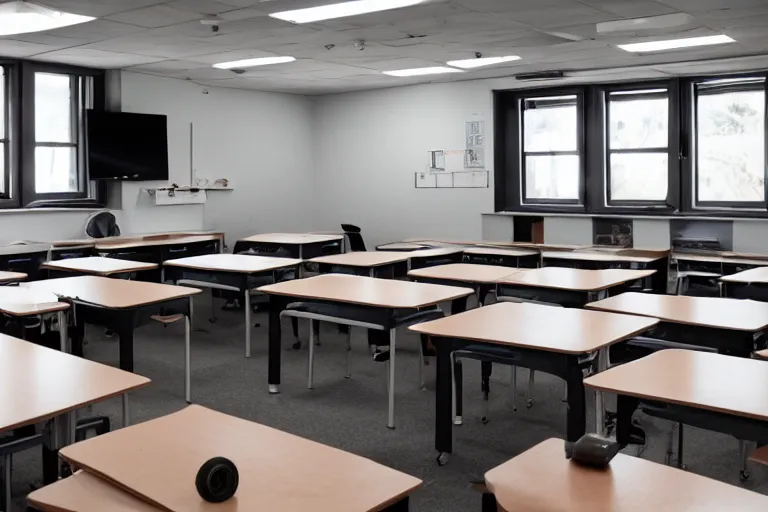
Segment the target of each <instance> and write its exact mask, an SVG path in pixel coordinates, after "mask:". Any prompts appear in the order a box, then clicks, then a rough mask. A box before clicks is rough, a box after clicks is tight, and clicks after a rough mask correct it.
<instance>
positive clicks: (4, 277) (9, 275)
mask: <svg viewBox="0 0 768 512" xmlns="http://www.w3.org/2000/svg"><path fill="white" fill-rule="evenodd" d="M26 278H27V274H25V273H23V272H6V271H0V285H4V284H9V283H16V282H18V281H23V280H25V279H26Z"/></svg>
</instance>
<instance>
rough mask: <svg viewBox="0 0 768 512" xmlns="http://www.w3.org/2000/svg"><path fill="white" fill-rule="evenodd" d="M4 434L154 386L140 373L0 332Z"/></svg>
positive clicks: (0, 418) (1, 429) (0, 422)
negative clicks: (150, 385)
mask: <svg viewBox="0 0 768 512" xmlns="http://www.w3.org/2000/svg"><path fill="white" fill-rule="evenodd" d="M0 376H1V377H0V379H2V383H0V403H2V404H3V407H0V432H4V431H6V430H10V429H13V428H16V427H20V426H23V425H30V424H33V423H39V422H41V421H44V420H47V419H49V418H53V417H54V416H58V415H60V414H62V413H65V412H68V411H71V410H74V409H77V408H80V407H84V406H86V405H88V404H92V403H94V402H98V401H100V400H104V399H107V398H110V397H113V396H117V395H121V394H123V393H125V392H126V391H131V390H134V389H138V388H141V387H144V386H146V385H147V384H149V382H150V380H149V379H148V378H146V377H142V376H141V375H136V374H135V373H130V372H125V371H123V370H120V369H117V368H113V367H111V366H106V365H103V364H100V363H95V362H93V361H89V360H87V359H83V358H82V357H76V356H73V355H70V354H65V353H64V352H59V351H58V350H51V349H49V348H45V347H41V346H39V345H35V344H34V343H29V342H28V341H24V340H20V339H17V338H13V337H11V336H6V335H4V334H0Z"/></svg>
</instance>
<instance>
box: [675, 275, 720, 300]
mask: <svg viewBox="0 0 768 512" xmlns="http://www.w3.org/2000/svg"><path fill="white" fill-rule="evenodd" d="M721 277H723V276H722V275H721V274H718V273H715V272H700V271H697V270H684V271H682V272H678V273H677V279H676V283H675V294H676V295H685V292H686V291H687V290H688V285H689V283H690V280H691V278H698V279H719V278H721Z"/></svg>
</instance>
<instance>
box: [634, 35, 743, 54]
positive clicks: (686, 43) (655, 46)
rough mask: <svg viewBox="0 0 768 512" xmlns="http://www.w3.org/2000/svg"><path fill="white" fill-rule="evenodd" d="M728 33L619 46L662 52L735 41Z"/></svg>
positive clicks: (640, 50)
mask: <svg viewBox="0 0 768 512" xmlns="http://www.w3.org/2000/svg"><path fill="white" fill-rule="evenodd" d="M735 42H736V41H734V40H733V39H731V38H730V37H728V36H726V35H719V36H704V37H688V38H685V39H671V40H669V41H650V42H647V43H633V44H620V45H619V48H621V49H622V50H625V51H628V52H660V51H664V50H674V49H677V48H692V47H694V46H709V45H713V44H726V43H735Z"/></svg>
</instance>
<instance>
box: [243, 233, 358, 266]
mask: <svg viewBox="0 0 768 512" xmlns="http://www.w3.org/2000/svg"><path fill="white" fill-rule="evenodd" d="M342 241H343V237H341V236H340V237H339V239H338V240H325V241H322V242H307V243H304V242H302V243H295V244H287V243H277V242H251V241H249V240H238V241H237V242H236V243H235V249H234V251H233V253H234V254H240V253H244V252H247V251H254V252H256V253H257V254H258V255H259V256H274V255H273V254H272V253H275V252H277V251H278V250H280V249H285V250H286V251H288V252H290V257H291V258H294V259H298V260H310V259H312V258H317V257H319V256H330V255H332V254H341V253H342V250H341V249H342ZM326 246H329V247H332V246H335V248H334V251H333V252H331V253H327V254H323V248H324V247H326Z"/></svg>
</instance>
